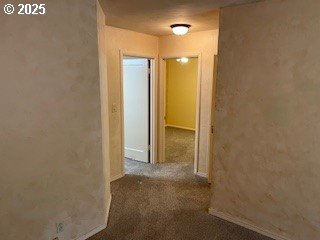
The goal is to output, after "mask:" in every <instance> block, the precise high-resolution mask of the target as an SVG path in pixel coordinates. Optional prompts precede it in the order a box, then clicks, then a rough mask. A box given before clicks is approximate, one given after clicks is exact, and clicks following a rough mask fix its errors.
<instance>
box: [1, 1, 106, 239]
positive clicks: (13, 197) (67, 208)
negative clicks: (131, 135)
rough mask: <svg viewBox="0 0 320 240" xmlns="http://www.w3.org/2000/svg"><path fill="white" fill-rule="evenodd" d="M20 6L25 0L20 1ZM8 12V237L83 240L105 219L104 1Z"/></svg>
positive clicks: (4, 48) (4, 26)
mask: <svg viewBox="0 0 320 240" xmlns="http://www.w3.org/2000/svg"><path fill="white" fill-rule="evenodd" d="M11 3H14V4H18V1H11ZM42 3H45V4H46V7H47V14H46V15H44V16H18V15H11V16H6V15H4V14H3V13H2V11H1V13H0V22H1V24H0V32H1V35H0V42H1V44H0V72H1V87H0V109H1V118H0V161H1V168H0V194H1V196H0V216H1V221H0V239H5V240H17V239H24V240H35V239H46V240H50V239H53V238H54V236H55V231H56V229H55V223H56V222H61V221H64V222H65V231H64V233H63V234H62V235H60V237H59V239H60V240H61V239H75V238H77V237H80V236H82V235H84V234H86V233H88V232H89V231H91V230H92V229H94V228H96V227H99V226H103V225H104V224H105V218H106V212H105V203H106V201H107V200H106V199H105V197H106V192H107V191H109V190H110V189H108V188H106V187H105V184H104V183H105V181H104V179H105V178H104V174H103V160H102V159H103V158H102V142H101V107H100V94H99V91H100V88H99V65H98V45H97V17H96V4H95V1H91V0H82V1H68V0H59V1H42Z"/></svg>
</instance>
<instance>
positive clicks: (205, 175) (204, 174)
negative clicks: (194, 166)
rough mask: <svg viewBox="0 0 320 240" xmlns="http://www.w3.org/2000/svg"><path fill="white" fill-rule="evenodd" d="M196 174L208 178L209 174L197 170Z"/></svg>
mask: <svg viewBox="0 0 320 240" xmlns="http://www.w3.org/2000/svg"><path fill="white" fill-rule="evenodd" d="M196 175H197V176H199V177H203V178H208V174H206V173H202V172H197V173H196Z"/></svg>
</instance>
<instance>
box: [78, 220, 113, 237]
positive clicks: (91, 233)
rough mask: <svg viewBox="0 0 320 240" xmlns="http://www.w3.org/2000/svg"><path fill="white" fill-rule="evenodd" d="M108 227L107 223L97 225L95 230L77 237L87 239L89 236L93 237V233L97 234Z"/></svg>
mask: <svg viewBox="0 0 320 240" xmlns="http://www.w3.org/2000/svg"><path fill="white" fill-rule="evenodd" d="M106 227H107V225H106V224H103V225H102V226H100V227H97V228H94V229H93V230H91V231H90V232H88V233H86V234H85V235H83V236H81V237H79V238H76V240H86V239H88V238H89V237H92V236H93V235H95V234H97V233H98V232H101V231H102V230H103V229H105V228H106Z"/></svg>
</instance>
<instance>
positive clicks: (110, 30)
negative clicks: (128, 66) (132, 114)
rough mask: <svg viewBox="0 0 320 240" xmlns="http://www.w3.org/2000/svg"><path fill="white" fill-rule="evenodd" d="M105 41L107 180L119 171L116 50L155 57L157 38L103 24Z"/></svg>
mask: <svg viewBox="0 0 320 240" xmlns="http://www.w3.org/2000/svg"><path fill="white" fill-rule="evenodd" d="M105 30H106V34H107V36H106V41H107V61H108V70H107V71H108V84H109V107H110V111H109V113H110V119H109V120H110V160H111V163H110V164H111V179H115V178H117V177H120V176H121V175H122V174H123V173H122V159H121V152H122V150H121V127H122V119H121V115H120V106H121V101H120V99H121V97H120V96H121V95H120V93H121V85H120V82H121V81H120V50H123V51H125V52H130V53H133V54H139V55H146V56H154V57H157V56H158V38H157V37H154V36H151V35H146V34H142V33H137V32H133V31H128V30H124V29H119V28H114V27H109V26H107V27H105ZM112 104H116V106H117V112H114V113H112V111H111V110H112V107H111V105H112Z"/></svg>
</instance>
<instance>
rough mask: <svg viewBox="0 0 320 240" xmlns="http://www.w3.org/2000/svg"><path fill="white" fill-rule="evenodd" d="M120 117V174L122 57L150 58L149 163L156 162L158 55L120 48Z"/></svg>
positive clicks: (123, 164) (122, 146)
mask: <svg viewBox="0 0 320 240" xmlns="http://www.w3.org/2000/svg"><path fill="white" fill-rule="evenodd" d="M119 54H120V119H121V159H122V161H121V169H122V175H123V176H124V175H125V153H124V147H125V146H124V108H123V102H124V100H123V95H124V94H123V59H124V57H125V56H128V57H136V58H146V59H149V60H150V63H151V66H150V68H151V73H150V76H151V79H150V103H149V104H150V113H149V114H150V132H149V134H150V163H152V164H154V163H156V156H157V147H156V146H157V131H156V129H157V86H158V83H157V82H158V81H157V79H156V76H157V65H158V59H157V58H158V56H152V55H148V54H141V53H136V52H130V51H125V50H122V49H121V50H120V51H119Z"/></svg>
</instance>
